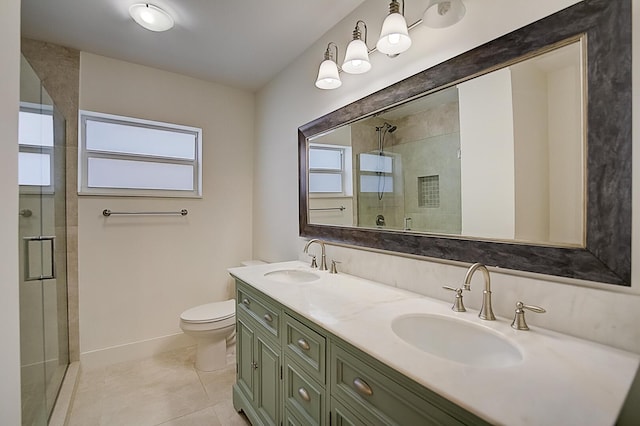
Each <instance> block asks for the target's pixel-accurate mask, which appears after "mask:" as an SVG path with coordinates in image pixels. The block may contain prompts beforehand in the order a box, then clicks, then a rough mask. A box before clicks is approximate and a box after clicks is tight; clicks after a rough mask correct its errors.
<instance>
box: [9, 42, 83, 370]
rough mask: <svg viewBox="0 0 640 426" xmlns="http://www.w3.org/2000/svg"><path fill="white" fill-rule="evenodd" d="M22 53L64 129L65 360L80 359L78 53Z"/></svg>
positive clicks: (38, 47) (39, 46)
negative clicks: (66, 358) (66, 330)
mask: <svg viewBox="0 0 640 426" xmlns="http://www.w3.org/2000/svg"><path fill="white" fill-rule="evenodd" d="M21 50H22V54H23V55H24V56H25V58H26V59H27V61H28V62H29V64H30V65H31V66H32V67H33V69H34V70H35V72H36V74H37V75H38V78H40V80H41V81H42V85H43V86H44V88H45V89H46V90H47V92H48V93H49V95H51V98H52V99H53V101H54V103H55V104H56V106H57V108H58V109H59V110H60V111H62V113H63V115H64V118H65V122H66V126H65V133H66V237H67V259H66V261H67V306H68V308H67V309H68V318H69V361H70V362H74V361H79V360H80V339H79V337H80V336H79V323H78V191H77V188H78V94H79V93H78V91H79V76H80V52H79V51H78V50H74V49H69V48H66V47H62V46H58V45H55V44H51V43H45V42H41V41H36V40H30V39H25V38H23V39H22V41H21Z"/></svg>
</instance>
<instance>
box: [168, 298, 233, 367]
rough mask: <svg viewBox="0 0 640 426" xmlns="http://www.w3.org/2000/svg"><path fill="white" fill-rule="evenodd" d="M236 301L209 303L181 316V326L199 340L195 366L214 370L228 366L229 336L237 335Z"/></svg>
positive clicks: (188, 310) (187, 311)
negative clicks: (235, 332)
mask: <svg viewBox="0 0 640 426" xmlns="http://www.w3.org/2000/svg"><path fill="white" fill-rule="evenodd" d="M235 327H236V301H235V300H233V299H232V300H225V301H224V302H214V303H207V304H205V305H200V306H196V307H194V308H191V309H187V310H186V311H184V312H183V313H182V314H181V315H180V328H181V329H182V331H184V332H185V334H188V335H190V336H193V337H195V339H196V342H197V345H198V346H197V351H196V368H197V369H198V370H201V371H213V370H219V369H221V368H224V367H226V365H227V339H229V338H232V337H233V336H234V335H235V334H234V331H235Z"/></svg>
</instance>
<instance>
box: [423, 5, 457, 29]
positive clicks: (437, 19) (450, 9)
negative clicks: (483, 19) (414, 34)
mask: <svg viewBox="0 0 640 426" xmlns="http://www.w3.org/2000/svg"><path fill="white" fill-rule="evenodd" d="M465 13H466V8H465V7H464V4H463V3H462V0H430V1H429V5H428V6H427V9H426V10H425V11H424V15H423V16H422V22H423V23H424V24H425V25H426V26H427V27H431V28H445V27H450V26H451V25H453V24H456V23H458V22H460V20H461V19H462V18H463V17H464V14H465Z"/></svg>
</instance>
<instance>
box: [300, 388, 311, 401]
mask: <svg viewBox="0 0 640 426" xmlns="http://www.w3.org/2000/svg"><path fill="white" fill-rule="evenodd" d="M298 395H300V398H302V400H303V401H307V402H309V401H311V397H310V396H309V392H307V390H306V389H305V388H300V389H298Z"/></svg>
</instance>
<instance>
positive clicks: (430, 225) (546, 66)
mask: <svg viewBox="0 0 640 426" xmlns="http://www.w3.org/2000/svg"><path fill="white" fill-rule="evenodd" d="M583 43H584V40H583V39H580V40H570V41H568V42H567V45H564V46H554V48H553V49H552V50H551V51H548V52H541V53H539V54H537V55H534V56H532V57H528V58H524V59H523V60H522V61H520V62H517V63H514V64H511V65H508V66H505V67H503V68H500V69H498V70H495V71H492V72H490V73H487V74H484V75H480V76H476V77H474V78H472V79H469V80H466V81H462V82H459V83H457V84H456V85H454V86H451V87H449V88H446V89H443V90H440V91H437V92H434V93H431V94H429V95H426V96H423V97H420V98H417V99H414V100H411V101H409V102H406V103H403V104H401V105H398V106H396V107H393V108H390V109H388V110H385V111H381V112H379V113H376V114H374V115H372V116H369V117H365V118H362V119H360V120H357V121H355V122H353V123H350V124H347V125H345V126H342V127H339V128H337V129H333V130H331V131H329V132H327V133H324V134H321V135H318V136H314V137H311V138H309V140H308V158H307V167H308V176H309V188H308V197H309V200H308V201H309V204H308V209H309V222H310V223H312V224H321V225H338V226H355V227H365V228H377V229H391V230H404V231H414V232H426V233H432V234H442V235H462V236H465V237H474V238H486V239H494V240H508V241H522V242H532V243H540V244H557V245H565V246H581V247H584V213H585V205H584V177H585V172H584V171H585V170H584V168H585V162H584V152H585V150H584V135H585V128H584V125H585V122H586V120H584V111H585V110H586V108H585V101H586V99H585V96H584V95H585V86H584V80H585V79H584V78H583V70H584V67H583V66H582V65H583V56H582V51H583V49H582V45H583ZM568 195H570V196H568Z"/></svg>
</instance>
